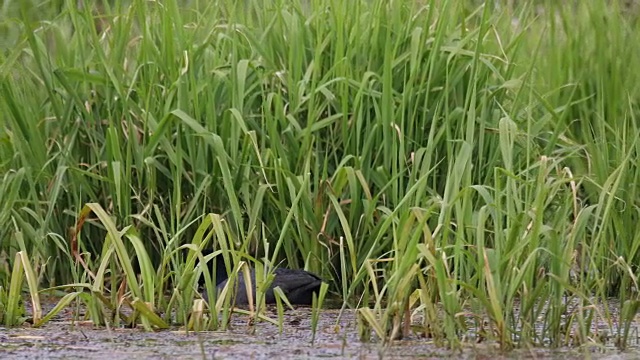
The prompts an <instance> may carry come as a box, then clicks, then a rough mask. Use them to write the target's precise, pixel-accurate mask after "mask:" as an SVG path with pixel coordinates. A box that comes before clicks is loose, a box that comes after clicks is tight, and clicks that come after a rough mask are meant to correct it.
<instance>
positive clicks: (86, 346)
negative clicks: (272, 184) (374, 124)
mask: <svg viewBox="0 0 640 360" xmlns="http://www.w3.org/2000/svg"><path fill="white" fill-rule="evenodd" d="M272 315H273V314H272ZM273 316H274V317H275V315H273ZM338 317H339V311H338V310H323V311H322V314H321V316H320V320H319V325H318V330H317V332H316V340H315V342H314V344H311V339H312V331H311V323H310V319H311V310H310V309H309V308H298V309H296V310H295V311H287V312H286V314H285V321H284V327H283V333H282V334H279V333H278V328H277V326H274V325H272V324H270V323H266V322H260V323H258V324H256V325H255V326H254V329H253V330H254V331H253V334H252V333H251V328H250V327H249V326H248V325H247V320H248V317H246V316H244V315H235V316H234V317H233V321H232V324H231V330H229V331H220V332H218V331H214V332H200V333H193V332H190V333H186V332H185V331H184V330H180V329H178V328H175V329H173V330H166V331H158V332H145V331H143V330H141V329H121V328H118V329H105V328H104V327H100V328H97V327H94V326H93V325H92V324H91V323H90V322H78V321H76V322H72V321H70V319H71V318H72V317H71V312H70V311H68V312H66V313H65V314H62V315H61V316H59V317H58V318H57V319H56V321H54V322H50V323H48V324H46V325H45V326H43V327H42V328H37V329H36V328H25V327H23V328H14V329H6V328H0V359H31V358H33V359H42V358H48V359H105V360H106V359H133V358H135V359H170V358H176V357H179V358H180V359H236V358H241V359H316V358H332V359H378V358H384V359H400V358H419V359H439V358H451V357H453V358H460V359H523V358H524V359H585V358H592V359H636V358H640V347H638V346H637V345H638V344H637V342H636V344H635V346H634V344H630V346H631V348H630V349H629V350H628V351H626V352H618V351H616V350H615V349H614V348H613V347H606V348H604V350H603V349H598V348H595V347H592V348H585V349H555V350H550V349H543V348H536V349H525V350H522V349H520V350H514V351H511V352H509V353H501V352H500V351H499V350H498V349H497V347H496V346H495V345H492V344H489V343H481V344H474V343H469V344H467V345H465V346H464V349H463V350H462V351H450V350H446V349H442V348H439V347H437V346H435V344H434V343H433V342H432V341H430V340H429V339H423V338H417V337H410V338H408V339H404V340H400V341H395V342H394V343H392V344H391V346H389V347H388V348H386V349H385V348H382V347H381V346H380V345H379V344H377V343H364V342H361V341H360V340H359V338H358V331H357V325H356V319H355V312H354V311H352V310H349V311H346V312H345V313H343V315H342V317H340V319H339V320H338Z"/></svg>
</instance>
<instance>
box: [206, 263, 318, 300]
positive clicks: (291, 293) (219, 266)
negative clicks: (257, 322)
mask: <svg viewBox="0 0 640 360" xmlns="http://www.w3.org/2000/svg"><path fill="white" fill-rule="evenodd" d="M216 260H217V259H213V261H214V262H215V267H216V280H217V281H216V287H217V290H218V292H220V291H221V290H222V289H223V288H224V287H225V286H226V285H227V282H228V280H229V279H228V275H227V271H226V268H225V266H224V262H223V261H219V260H218V261H216ZM249 273H250V278H251V289H252V293H253V296H254V298H255V296H256V273H255V270H254V269H250V270H249ZM273 275H274V278H273V281H272V282H271V284H270V285H269V287H268V288H267V290H266V291H265V294H264V295H265V302H266V303H267V304H275V302H276V297H275V295H274V291H273V290H274V288H276V287H279V288H280V289H282V292H283V293H284V294H285V296H286V297H287V299H288V300H289V302H290V303H291V304H292V305H311V303H312V300H313V294H314V293H316V295H317V293H318V291H319V290H320V285H322V279H321V278H320V277H318V276H317V275H315V274H313V273H310V272H308V271H305V270H298V269H286V268H276V269H274V270H273ZM233 285H234V288H233V289H230V291H232V292H234V290H235V296H234V302H235V304H238V305H246V304H248V303H249V297H248V296H247V288H246V281H245V276H244V272H243V271H240V272H238V274H237V276H236V280H235V283H234V284H233ZM203 295H204V298H205V300H207V294H206V292H205V293H204V294H203ZM254 301H255V300H254Z"/></svg>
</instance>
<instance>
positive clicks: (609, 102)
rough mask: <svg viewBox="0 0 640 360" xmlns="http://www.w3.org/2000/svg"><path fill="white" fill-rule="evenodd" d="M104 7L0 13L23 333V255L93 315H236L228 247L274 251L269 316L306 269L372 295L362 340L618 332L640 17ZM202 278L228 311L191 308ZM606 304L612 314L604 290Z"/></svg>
mask: <svg viewBox="0 0 640 360" xmlns="http://www.w3.org/2000/svg"><path fill="white" fill-rule="evenodd" d="M98 3H99V6H98V7H97V8H99V10H100V12H99V13H97V12H94V9H92V8H91V7H88V6H87V7H77V6H76V4H75V3H74V2H73V1H66V2H61V4H57V5H56V4H54V2H41V3H37V2H35V3H34V4H32V6H34V7H37V8H38V9H39V12H37V14H39V15H35V14H36V12H34V10H33V9H34V8H31V9H30V8H29V5H27V3H24V4H22V5H21V6H17V5H15V4H13V3H12V2H7V5H6V6H4V7H3V8H2V10H1V11H2V13H1V14H0V21H1V22H2V31H3V32H7V36H6V37H4V38H5V43H3V44H1V45H2V52H1V55H0V56H2V62H1V64H0V78H1V80H2V82H1V84H0V99H1V100H0V110H1V111H0V114H1V115H0V171H1V173H2V177H1V180H0V190H1V191H0V224H2V226H0V239H2V242H1V243H0V251H2V255H3V256H2V262H3V266H1V267H0V300H2V304H1V305H2V307H1V308H2V310H3V311H2V313H3V314H2V315H3V319H4V320H3V322H4V323H5V324H8V325H9V324H15V322H16V320H15V319H16V316H17V314H16V311H17V309H18V303H17V302H16V298H15V291H16V290H15V288H14V287H15V286H21V284H22V281H21V279H19V277H20V276H21V275H17V274H16V275H15V276H14V275H12V274H10V271H9V270H8V269H13V271H17V272H20V270H21V269H31V268H32V269H34V270H29V271H26V272H25V274H26V277H27V279H28V280H29V287H30V290H31V291H32V292H33V291H34V289H33V286H34V284H38V283H39V284H40V285H41V288H43V289H44V288H46V287H54V286H59V285H61V284H63V287H64V288H66V289H71V290H73V291H72V292H70V293H69V295H68V296H66V297H65V298H63V299H62V300H61V304H63V305H64V304H69V303H71V301H73V300H78V301H82V302H84V303H86V304H87V305H88V309H89V312H88V313H89V315H88V316H90V317H91V319H92V320H93V321H94V322H95V323H96V324H106V325H114V324H115V325H119V324H122V323H121V322H124V323H125V324H128V325H132V324H136V323H141V324H142V325H143V326H144V327H145V328H148V329H151V328H163V327H166V326H169V325H170V324H187V325H188V327H189V328H191V329H196V330H197V329H206V328H211V329H212V328H218V327H223V328H224V327H225V326H226V325H227V324H228V323H229V321H228V320H229V317H230V316H232V312H231V310H230V305H232V304H231V303H230V301H231V299H230V298H229V297H226V296H221V297H220V298H219V299H216V294H215V284H214V283H213V282H212V281H211V275H212V274H210V272H209V269H208V268H207V266H202V265H198V264H206V263H207V262H208V261H210V260H211V258H212V257H213V256H214V255H215V254H216V253H212V251H218V250H219V251H220V253H221V254H222V255H223V257H224V260H225V264H226V266H227V268H228V270H239V271H242V270H241V268H240V267H239V266H240V265H241V263H242V262H243V261H244V262H248V263H250V264H251V266H253V267H256V269H257V271H256V272H257V274H258V276H257V282H258V291H257V292H258V294H256V299H257V300H258V301H257V302H256V304H255V305H256V306H255V308H251V309H249V314H251V316H252V318H253V319H255V320H256V321H259V320H260V319H264V311H263V309H264V307H263V306H262V304H261V303H260V302H261V301H260V299H261V292H262V291H261V289H264V285H265V284H266V283H268V282H269V279H270V275H269V269H272V268H273V267H274V266H288V267H292V268H305V269H307V270H310V271H313V272H315V273H317V274H319V275H320V276H322V277H323V278H325V279H327V281H328V284H329V292H330V293H333V294H335V295H340V297H341V298H342V300H343V304H344V305H343V308H344V309H346V308H349V307H356V308H358V309H359V316H360V319H359V324H360V325H361V327H362V329H361V335H362V336H363V338H367V337H368V336H369V335H370V334H371V331H372V330H373V332H374V333H375V334H376V335H377V337H379V338H381V339H383V340H385V342H386V341H387V340H391V339H397V338H399V337H401V336H406V335H409V333H410V332H411V331H414V332H418V333H421V334H424V335H426V336H429V337H432V338H433V339H434V340H435V341H436V343H437V344H442V345H448V346H454V347H455V346H458V345H459V343H460V341H462V340H463V338H464V335H465V334H466V333H467V332H468V331H469V329H470V328H474V329H475V331H476V335H477V338H478V340H480V339H482V338H484V337H487V338H490V339H492V340H497V341H498V342H499V343H500V344H501V345H502V346H503V347H504V348H509V347H512V346H522V345H529V344H535V345H552V346H563V345H568V344H581V343H589V342H592V341H593V340H592V339H594V338H597V334H595V333H594V327H593V326H592V325H593V322H594V321H595V319H596V318H601V319H605V320H607V321H608V322H609V323H610V324H611V323H612V322H613V318H614V316H620V319H619V320H620V321H619V323H621V324H625V325H624V326H621V327H619V328H617V331H619V333H618V335H619V336H620V338H619V341H618V344H619V345H620V346H624V344H626V339H627V337H628V334H629V327H630V326H631V324H632V320H633V318H634V316H635V314H636V312H637V309H638V293H637V290H638V286H637V272H638V268H637V266H636V265H634V264H637V263H638V260H639V259H638V257H639V254H638V249H639V248H640V230H639V229H638V227H637V226H636V224H637V222H638V209H639V205H640V202H639V200H638V199H640V197H639V195H638V185H637V184H638V183H640V178H639V177H640V169H639V164H638V159H639V158H640V156H639V152H640V140H639V139H640V134H639V132H640V126H639V125H638V122H637V116H638V99H639V91H640V88H639V85H638V84H640V81H639V80H640V79H638V76H640V75H638V74H637V72H634V71H629V69H628V67H629V65H630V64H635V63H637V62H638V61H639V60H640V54H639V53H638V52H637V51H636V49H635V48H634V47H633V46H628V44H635V43H637V42H638V41H639V40H640V39H639V38H638V37H639V36H640V35H639V34H640V32H639V31H638V30H639V29H638V22H637V21H636V19H635V17H634V13H633V12H632V11H630V10H627V9H624V8H623V6H622V5H623V4H621V3H618V2H616V1H602V0H598V1H595V0H594V1H589V2H581V3H579V4H562V3H563V2H557V1H547V2H540V3H541V4H542V6H538V5H536V6H533V5H531V4H529V3H528V2H525V3H523V4H519V5H517V6H516V7H513V6H508V5H506V3H507V2H505V4H501V2H494V1H491V2H487V3H486V4H487V5H486V6H485V5H484V4H481V2H477V1H466V2H464V1H447V0H426V1H377V0H374V1H365V0H358V1H350V2H346V1H344V2H336V1H329V0H311V1H281V0H260V1H257V0H247V1H239V2H238V1H223V0H220V1H214V2H199V1H186V2H185V1H176V0H167V1H156V2H148V1H142V0H132V1H121V0H116V1H104V2H98ZM489 4H490V6H489ZM11 24H17V25H18V26H16V27H15V28H14V27H11ZM9 29H10V30H11V31H9ZM9 35H10V36H9ZM94 215H95V217H94ZM26 254H29V257H28V259H29V260H30V264H29V262H25V259H26ZM205 254H208V255H205ZM26 265H28V266H26ZM261 269H264V271H263V270H261ZM230 273H231V274H234V273H235V271H230ZM203 274H204V275H203ZM36 276H37V282H34V280H35V279H34V277H36ZM201 277H204V279H205V288H206V291H208V292H209V298H210V299H212V303H211V305H210V309H211V312H212V313H214V314H221V317H220V318H218V317H217V316H209V317H206V316H205V315H204V313H203V312H204V309H205V307H204V304H203V303H202V302H199V301H195V302H194V299H197V298H198V295H197V292H196V290H197V289H196V285H197V283H198V281H199V279H200V278H201ZM233 277H234V276H233V275H232V279H231V281H230V283H233ZM16 284H17V285H16ZM66 284H68V285H66ZM7 288H9V289H10V291H9V293H8V295H7V293H6V290H5V289H7ZM87 290H90V292H91V295H89V296H87V295H88V293H87V292H86V291H87ZM83 291H85V292H84V293H83ZM34 294H36V293H34ZM166 295H168V296H166ZM610 297H617V298H618V299H619V300H620V302H621V304H623V306H622V309H623V310H622V311H621V312H620V314H619V315H616V314H612V313H610V312H608V311H609V310H608V309H607V308H606V307H605V308H604V309H605V312H606V313H605V314H601V313H600V310H599V309H600V308H599V307H596V306H595V305H597V304H601V303H602V302H605V301H606V300H607V299H608V298H610ZM323 298H324V291H323V293H322V294H320V296H319V299H318V301H317V303H316V305H315V306H321V305H322V303H323ZM7 299H8V300H7ZM33 299H34V302H38V300H37V296H34V297H33ZM214 300H215V301H214ZM286 303H287V302H286V299H280V297H278V313H279V314H280V315H279V319H282V316H281V314H282V311H283V309H284V306H285V305H286ZM123 305H127V307H128V308H129V309H130V310H128V311H124V309H123V308H122V306H123ZM61 308H62V306H59V307H56V308H55V309H54V310H53V311H59V310H60V309H61ZM516 308H517V310H516ZM104 309H110V310H111V311H110V312H105V310H104ZM157 314H160V316H159V315H157ZM315 314H317V313H314V316H316V315H315ZM38 316H39V315H38ZM50 316H51V314H49V315H45V316H44V318H43V319H45V320H46V319H48V318H49V317H50ZM34 318H35V315H34ZM418 318H421V319H422V321H418ZM267 320H269V321H273V322H275V323H278V321H277V320H273V319H267ZM412 320H413V321H412ZM312 323H313V324H316V323H317V318H315V317H314V319H312ZM279 326H282V320H280V324H279ZM314 326H315V325H314ZM612 329H613V327H612Z"/></svg>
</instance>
